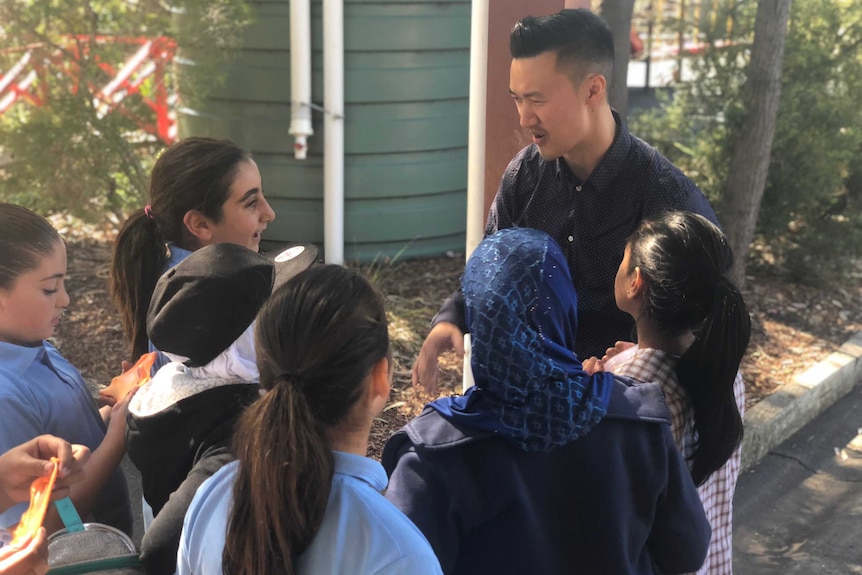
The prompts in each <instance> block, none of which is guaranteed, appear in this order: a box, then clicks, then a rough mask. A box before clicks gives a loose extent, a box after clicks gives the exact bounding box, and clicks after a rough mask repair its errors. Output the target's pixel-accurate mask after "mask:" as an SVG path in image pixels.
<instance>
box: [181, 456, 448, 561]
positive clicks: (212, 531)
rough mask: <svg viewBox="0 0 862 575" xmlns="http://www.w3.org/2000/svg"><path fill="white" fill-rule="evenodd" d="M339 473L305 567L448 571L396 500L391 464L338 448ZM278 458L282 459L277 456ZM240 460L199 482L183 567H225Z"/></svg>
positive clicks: (190, 514)
mask: <svg viewBox="0 0 862 575" xmlns="http://www.w3.org/2000/svg"><path fill="white" fill-rule="evenodd" d="M333 454H334V455H335V475H334V476H333V478H332V491H331V492H330V494H329V502H328V503H327V505H326V513H325V514H324V517H323V522H322V523H321V525H320V530H319V531H318V532H317V535H316V536H315V537H314V541H312V543H311V546H310V547H309V548H308V549H307V550H306V551H305V553H303V554H302V555H301V556H300V557H299V559H298V560H297V564H296V572H297V573H298V574H299V575H323V574H326V575H331V574H337V573H343V574H345V575H347V574H350V575H365V574H387V575H395V574H406V573H409V574H411V575H425V574H440V573H442V571H441V570H440V563H439V562H438V561H437V557H435V555H434V551H432V549H431V546H430V545H429V544H428V541H427V540H426V539H425V537H424V536H423V535H422V533H421V532H420V531H419V529H417V528H416V526H415V525H413V523H412V522H411V521H410V520H409V519H408V518H407V517H406V516H405V515H404V514H403V513H401V511H399V510H398V509H396V508H395V506H394V505H392V504H391V503H389V502H388V501H387V500H386V499H385V498H384V497H383V496H382V495H381V494H380V491H381V490H383V489H384V488H385V487H386V483H387V479H386V472H385V471H384V470H383V466H381V465H380V464H379V463H377V462H376V461H374V460H372V459H368V458H367V457H361V456H359V455H353V454H349V453H343V452H339V451H333ZM273 464H274V465H277V464H278V463H277V462H273ZM238 465H239V464H238V463H237V462H233V463H230V464H228V465H226V466H224V467H222V468H221V469H220V470H219V471H218V472H217V473H216V474H215V475H213V476H212V477H210V478H209V479H208V480H207V481H206V482H204V484H203V485H201V486H200V488H199V489H198V492H197V494H196V495H195V498H194V500H193V501H192V504H191V506H190V507H189V510H188V512H187V513H186V519H185V523H184V526H183V535H182V538H181V539H180V548H179V553H178V565H177V575H190V574H191V573H195V574H197V575H210V574H212V575H220V574H221V573H222V550H223V549H224V541H225V532H226V530H227V521H228V510H229V507H230V502H231V500H232V495H231V493H232V490H233V483H234V479H235V477H236V473H237V469H238Z"/></svg>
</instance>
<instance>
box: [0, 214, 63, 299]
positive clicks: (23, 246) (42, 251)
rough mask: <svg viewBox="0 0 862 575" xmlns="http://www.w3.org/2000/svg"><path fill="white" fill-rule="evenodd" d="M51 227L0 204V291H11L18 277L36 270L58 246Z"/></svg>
mask: <svg viewBox="0 0 862 575" xmlns="http://www.w3.org/2000/svg"><path fill="white" fill-rule="evenodd" d="M62 241H63V240H62V239H61V238H60V234H58V233H57V230H55V229H54V226H52V225H51V223H50V222H49V221H48V220H46V219H45V218H43V217H42V216H40V215H39V214H37V213H35V212H31V211H30V210H28V209H27V208H22V207H21V206H16V205H15V204H5V203H0V289H6V290H8V289H12V288H13V287H14V285H15V282H16V281H17V280H18V278H19V277H20V276H21V274H24V273H27V272H28V271H30V270H34V269H36V268H37V267H38V266H39V262H40V260H41V258H43V257H45V256H49V255H51V254H52V253H53V251H54V249H55V248H56V247H57V242H62Z"/></svg>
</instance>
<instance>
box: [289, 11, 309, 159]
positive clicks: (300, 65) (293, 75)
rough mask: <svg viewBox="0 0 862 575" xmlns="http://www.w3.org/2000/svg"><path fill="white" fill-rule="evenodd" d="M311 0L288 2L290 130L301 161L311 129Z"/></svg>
mask: <svg viewBox="0 0 862 575" xmlns="http://www.w3.org/2000/svg"><path fill="white" fill-rule="evenodd" d="M310 103H311V0H290V129H289V130H288V133H289V134H290V135H291V136H293V137H294V144H293V154H294V157H295V158H296V159H297V160H304V159H305V158H306V155H307V153H308V142H307V138H308V136H311V135H312V134H314V129H313V128H312V127H311V106H309V104H310Z"/></svg>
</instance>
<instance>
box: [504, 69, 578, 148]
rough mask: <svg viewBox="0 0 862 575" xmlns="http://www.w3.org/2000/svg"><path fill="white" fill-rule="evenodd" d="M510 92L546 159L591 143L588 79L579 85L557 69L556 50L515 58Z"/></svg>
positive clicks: (527, 128) (523, 123) (522, 125)
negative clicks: (575, 84) (574, 83)
mask: <svg viewBox="0 0 862 575" xmlns="http://www.w3.org/2000/svg"><path fill="white" fill-rule="evenodd" d="M509 93H510V94H511V95H512V98H513V99H514V100H515V105H516V106H517V108H518V114H519V115H520V117H521V127H522V128H524V129H526V130H529V131H530V134H531V136H532V141H533V143H534V144H536V146H538V148H539V153H540V154H541V155H542V158H544V159H545V160H554V159H556V158H559V157H561V156H567V155H568V154H571V153H575V154H576V153H577V152H578V151H579V150H580V149H581V148H582V147H583V146H584V145H585V144H588V143H589V142H588V140H589V134H590V130H591V122H590V116H589V114H588V109H587V99H588V98H589V93H588V87H587V82H586V81H584V82H582V83H581V84H580V85H579V86H577V87H576V86H574V85H573V84H572V81H571V79H570V78H569V76H567V75H566V74H561V73H560V72H558V71H557V54H556V52H543V53H542V54H539V55H538V56H535V57H533V58H515V59H513V60H512V66H511V68H510V73H509Z"/></svg>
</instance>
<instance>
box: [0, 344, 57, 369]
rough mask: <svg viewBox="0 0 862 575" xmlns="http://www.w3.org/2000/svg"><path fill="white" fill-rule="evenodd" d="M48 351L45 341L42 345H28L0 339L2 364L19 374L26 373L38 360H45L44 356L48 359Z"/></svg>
mask: <svg viewBox="0 0 862 575" xmlns="http://www.w3.org/2000/svg"><path fill="white" fill-rule="evenodd" d="M46 353H47V352H46V350H45V343H44V342H43V343H42V344H41V345H37V346H33V347H27V346H23V345H16V344H14V343H8V342H5V341H0V365H3V366H4V367H5V368H6V369H9V370H11V371H14V372H15V373H17V374H18V375H24V373H25V372H26V371H27V370H28V369H30V366H31V365H33V364H34V363H36V362H37V361H43V358H44V360H47V356H46Z"/></svg>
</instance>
